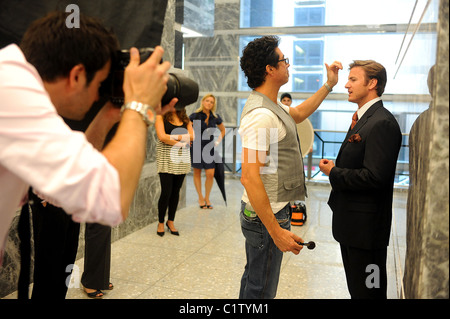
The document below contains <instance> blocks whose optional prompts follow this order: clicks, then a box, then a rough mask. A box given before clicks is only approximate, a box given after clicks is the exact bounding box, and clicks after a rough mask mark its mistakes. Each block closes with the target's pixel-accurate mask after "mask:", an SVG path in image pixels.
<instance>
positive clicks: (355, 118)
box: [350, 111, 358, 130]
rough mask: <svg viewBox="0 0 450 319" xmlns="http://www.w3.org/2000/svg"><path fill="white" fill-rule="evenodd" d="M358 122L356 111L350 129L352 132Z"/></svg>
mask: <svg viewBox="0 0 450 319" xmlns="http://www.w3.org/2000/svg"><path fill="white" fill-rule="evenodd" d="M356 122H358V111H356V112H355V114H353V116H352V126H351V127H350V129H351V130H353V128H354V127H355V125H356Z"/></svg>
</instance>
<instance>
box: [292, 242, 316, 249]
mask: <svg viewBox="0 0 450 319" xmlns="http://www.w3.org/2000/svg"><path fill="white" fill-rule="evenodd" d="M297 244H299V245H302V246H306V247H308V249H314V248H316V243H315V242H313V241H310V242H309V243H299V242H298V243H297Z"/></svg>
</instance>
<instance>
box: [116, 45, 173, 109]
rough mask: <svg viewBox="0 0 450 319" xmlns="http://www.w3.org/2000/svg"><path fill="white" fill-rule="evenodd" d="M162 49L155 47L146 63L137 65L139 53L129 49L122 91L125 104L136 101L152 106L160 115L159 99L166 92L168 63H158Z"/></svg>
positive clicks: (162, 52) (134, 49)
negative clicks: (128, 59)
mask: <svg viewBox="0 0 450 319" xmlns="http://www.w3.org/2000/svg"><path fill="white" fill-rule="evenodd" d="M163 54H164V49H163V48H162V47H160V46H157V47H156V48H155V50H154V52H153V54H152V55H151V56H150V57H149V58H148V59H147V61H145V62H143V63H142V64H139V62H140V58H139V51H138V50H137V49H136V48H131V49H130V63H129V64H128V66H127V67H126V68H125V75H124V81H123V91H124V94H125V103H128V102H131V101H137V102H141V103H144V104H148V105H150V106H152V107H153V108H154V109H155V111H156V113H158V114H159V113H161V99H162V97H163V95H164V93H165V92H166V90H167V81H168V79H169V75H168V73H167V71H168V70H169V68H170V63H169V62H163V63H161V64H160V63H159V62H160V61H161V58H162V56H163Z"/></svg>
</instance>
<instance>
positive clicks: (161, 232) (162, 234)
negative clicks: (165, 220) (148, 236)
mask: <svg viewBox="0 0 450 319" xmlns="http://www.w3.org/2000/svg"><path fill="white" fill-rule="evenodd" d="M156 234H157V235H158V236H160V237H162V236H164V228H163V231H158V230H156Z"/></svg>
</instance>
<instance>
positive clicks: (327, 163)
mask: <svg viewBox="0 0 450 319" xmlns="http://www.w3.org/2000/svg"><path fill="white" fill-rule="evenodd" d="M334 166H335V165H334V162H333V161H331V160H327V159H321V160H320V163H319V168H320V170H321V171H322V173H324V174H325V175H327V176H330V172H331V169H332V168H333V167H334Z"/></svg>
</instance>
